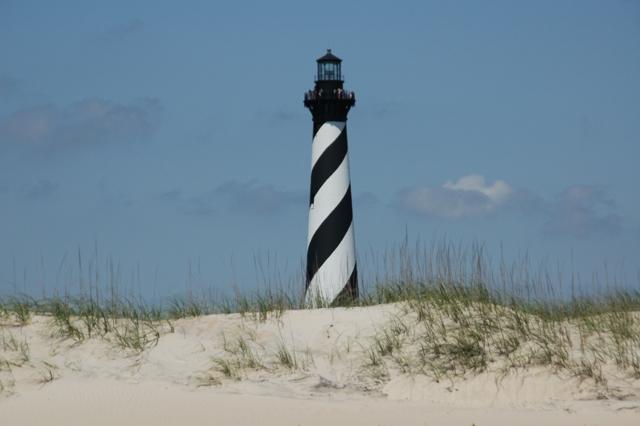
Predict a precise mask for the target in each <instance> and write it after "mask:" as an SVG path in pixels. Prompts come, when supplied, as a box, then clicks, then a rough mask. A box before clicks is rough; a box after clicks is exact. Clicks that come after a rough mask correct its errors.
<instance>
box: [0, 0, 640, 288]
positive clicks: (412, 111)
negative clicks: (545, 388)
mask: <svg viewBox="0 0 640 426" xmlns="http://www.w3.org/2000/svg"><path fill="white" fill-rule="evenodd" d="M327 48H332V50H333V52H334V53H335V54H336V55H337V56H339V57H341V58H342V59H343V67H342V70H343V73H344V76H345V80H346V82H345V87H346V88H347V89H349V90H354V91H355V92H356V97H357V103H356V106H355V107H354V108H353V109H352V110H351V112H350V114H349V121H348V127H349V156H350V165H351V183H352V193H353V196H354V226H355V232H356V247H357V251H358V256H359V257H361V258H362V259H361V262H360V263H361V269H362V270H365V269H366V268H367V265H366V264H365V263H366V262H365V261H364V254H365V253H383V252H384V251H385V250H389V249H390V248H393V247H397V246H398V244H400V243H401V242H402V241H403V239H405V237H406V238H408V239H409V240H410V241H417V240H420V241H423V242H426V244H427V245H428V244H430V243H431V242H433V241H442V240H447V241H453V242H455V243H456V244H458V243H459V244H463V245H465V244H473V243H474V242H479V243H481V244H483V245H484V246H485V250H486V252H487V253H488V254H489V255H490V256H491V257H492V258H498V257H505V258H507V260H509V261H512V260H513V261H516V260H518V259H521V258H523V257H526V258H527V259H531V260H532V262H534V263H541V264H545V265H547V264H548V265H550V267H551V269H554V270H556V271H559V270H562V271H569V272H570V273H577V274H579V275H580V276H582V277H594V276H596V275H594V274H598V275H597V277H600V278H599V279H606V280H610V279H611V280H614V281H616V282H618V281H619V282H621V283H623V284H624V285H628V286H631V287H632V288H638V287H639V286H640V196H639V195H640V192H639V191H638V189H637V186H638V182H640V171H639V165H638V164H639V159H640V79H639V78H638V76H640V1H634V0H626V1H623V0H620V1H607V2H605V1H589V0H584V1H565V0H554V1H544V0H541V1H536V2H530V1H529V2H527V1H485V2H477V1H456V2H449V1H415V2H413V1H394V2H391V1H384V2H373V1H349V2H344V1H341V2H338V1H323V2H305V1H272V2H260V1H256V2H247V1H235V2H222V1H216V2H211V1H201V2H200V1H191V2H188V3H187V2H169V1H132V0H128V1H115V0H114V1H110V2H86V1H64V0H61V1H56V2H46V1H29V0H19V1H18V0H0V294H3V293H12V292H16V291H19V292H27V293H32V294H41V293H42V294H50V293H51V292H53V291H54V290H55V289H60V288H65V289H70V291H74V290H77V289H78V288H79V287H80V286H81V285H82V280H83V279H82V278H80V277H81V276H83V275H82V274H84V275H86V276H93V277H95V279H96V280H97V282H99V283H100V282H102V283H104V281H105V280H106V279H107V278H105V277H106V276H107V275H108V274H107V272H108V270H109V269H110V268H111V270H113V269H114V268H115V269H116V270H117V271H118V273H117V276H118V277H119V278H118V279H119V280H120V281H121V283H122V285H123V286H125V287H126V286H129V289H130V291H132V290H135V291H136V292H139V293H140V294H142V295H147V296H149V297H160V296H165V295H171V294H177V293H181V292H184V291H185V290H187V291H188V290H189V289H190V286H202V287H208V288H213V289H214V290H216V291H220V292H225V291H228V290H229V289H231V288H234V289H235V288H239V289H250V288H254V287H255V286H256V285H260V283H263V284H264V281H265V280H283V281H287V280H290V281H291V282H293V283H294V285H303V283H302V282H300V283H299V284H298V281H296V279H298V278H296V277H298V275H297V274H299V272H300V271H301V264H302V262H303V259H304V257H305V254H306V253H305V251H306V240H307V235H306V234H307V208H308V206H307V199H308V191H309V175H310V157H311V137H312V124H311V116H310V114H309V112H308V111H306V110H305V109H304V107H303V103H302V99H303V93H304V92H305V91H306V90H308V89H310V88H312V87H313V78H314V73H315V59H316V58H318V57H320V56H322V55H323V54H324V52H325V49H327ZM114 265H115V266H114ZM80 269H82V273H80V271H79V270H80ZM603 274H605V275H606V274H609V275H607V277H606V278H602V277H603V276H604V275H603ZM292 277H293V278H292ZM585 281H588V280H586V279H585ZM194 283H195V284H194ZM85 285H86V283H85ZM585 285H587V284H585Z"/></svg>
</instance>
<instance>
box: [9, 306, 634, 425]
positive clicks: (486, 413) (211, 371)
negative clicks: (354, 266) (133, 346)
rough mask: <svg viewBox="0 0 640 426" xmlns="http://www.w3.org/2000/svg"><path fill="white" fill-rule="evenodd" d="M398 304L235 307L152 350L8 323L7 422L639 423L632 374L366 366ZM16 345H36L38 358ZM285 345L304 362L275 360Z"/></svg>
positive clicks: (45, 325) (182, 326)
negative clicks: (455, 372) (254, 310)
mask: <svg viewBox="0 0 640 426" xmlns="http://www.w3.org/2000/svg"><path fill="white" fill-rule="evenodd" d="M395 312H396V310H395V307H394V306H392V305H386V306H377V307H370V308H355V309H346V310H345V309H324V310H314V311H291V312H287V313H285V314H284V315H283V316H282V317H281V318H278V319H269V320H268V321H265V322H261V321H258V320H256V319H252V318H249V317H245V318H242V317H241V316H240V315H237V314H234V315H211V316H207V317H200V318H195V319H187V320H179V321H175V322H173V328H174V331H173V332H171V330H170V328H169V326H168V325H165V326H163V328H162V330H161V331H162V333H161V337H160V339H159V340H158V342H157V344H156V345H155V346H151V347H150V348H148V349H147V350H145V351H144V352H142V353H135V352H133V351H126V350H124V349H122V348H121V347H119V346H117V345H116V344H115V343H114V342H113V341H109V340H108V339H107V340H105V339H103V338H100V337H94V338H91V339H85V340H83V341H82V342H79V343H74V342H73V341H72V340H70V339H62V338H59V337H56V336H52V335H51V334H52V331H53V328H52V327H51V325H50V322H51V318H48V317H35V318H33V319H32V320H31V322H30V323H29V324H28V325H26V326H17V325H7V324H5V325H4V326H3V327H2V329H1V331H0V333H2V339H3V340H2V341H4V342H5V344H4V345H3V344H2V341H0V360H2V359H4V360H7V361H9V362H10V363H12V364H11V365H12V366H11V368H10V369H7V368H4V369H1V368H0V381H1V382H2V383H3V385H2V386H3V388H4V390H3V391H2V392H1V393H0V425H2V426H4V425H88V424H91V425H115V424H118V425H145V424H153V425H200V424H202V425H205V424H207V425H213V424H215V425H245V424H246V425H327V424H336V425H337V424H348V425H472V424H475V425H477V426H480V425H500V424H504V425H545V426H550V425H607V426H613V425H636V426H637V425H639V424H640V380H635V379H633V378H629V377H625V376H624V375H611V377H608V379H609V381H608V392H606V393H604V394H603V392H602V390H601V389H600V388H599V387H598V386H596V384H595V383H591V381H590V380H580V379H578V378H575V377H570V376H567V375H564V376H563V375H562V374H556V373H555V372H553V371H551V370H548V369H543V368H538V369H530V370H526V371H518V372H517V373H512V374H509V375H507V376H502V375H499V374H497V373H495V372H485V373H482V374H479V375H470V376H468V377H467V378H464V379H463V378H455V379H447V380H441V381H440V382H439V383H438V382H435V381H434V380H433V379H431V378H429V377H427V376H424V375H421V374H411V375H409V374H402V373H400V372H398V371H394V370H393V369H389V371H388V372H387V373H388V374H387V375H386V376H383V375H380V374H379V372H377V370H376V369H372V368H370V367H366V364H367V357H368V355H367V354H368V350H369V348H370V347H371V339H372V336H373V335H374V333H375V332H376V331H377V330H379V329H380V328H381V327H382V326H383V325H384V324H386V323H387V322H388V321H389V319H390V318H391V316H392V315H393V314H394V313H395ZM223 336H224V337H223ZM239 338H242V339H244V340H245V342H248V345H249V347H250V348H251V350H252V353H253V354H254V357H255V359H256V360H257V361H258V362H259V363H260V364H261V365H262V366H261V367H259V368H250V367H247V366H245V368H239V369H238V370H237V374H238V376H239V380H236V379H233V378H228V377H225V375H224V374H223V373H222V372H221V369H220V367H219V363H216V362H215V361H214V360H215V359H225V360H228V361H230V362H234V360H238V359H240V358H239V357H242V356H241V355H239V354H240V352H239V350H238V339H239ZM11 339H13V342H26V343H27V345H28V348H29V350H28V360H25V359H24V358H25V357H24V354H21V351H20V350H16V349H15V347H14V346H15V345H13V346H12V345H11V344H7V343H6V342H8V341H9V340H11ZM225 341H226V346H227V351H225V350H224V346H225V343H224V342H225ZM282 345H284V347H286V348H287V350H288V351H289V352H290V353H291V354H295V358H296V361H297V367H296V368H295V369H289V368H287V367H285V366H283V365H282V364H281V363H280V362H279V361H278V356H277V353H278V350H279V348H280V347H281V346H282ZM3 348H4V351H3ZM23 352H24V351H23ZM233 352H235V354H234V353H233ZM242 359H244V360H246V358H242ZM9 370H10V371H9Z"/></svg>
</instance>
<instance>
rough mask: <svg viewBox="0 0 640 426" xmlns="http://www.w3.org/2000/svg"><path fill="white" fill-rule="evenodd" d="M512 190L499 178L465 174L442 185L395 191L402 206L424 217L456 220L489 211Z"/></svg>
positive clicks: (509, 195)
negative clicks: (492, 178)
mask: <svg viewBox="0 0 640 426" xmlns="http://www.w3.org/2000/svg"><path fill="white" fill-rule="evenodd" d="M512 194H513V189H512V188H511V186H509V184H507V183H506V182H504V181H502V180H497V181H495V182H493V183H492V184H488V183H487V182H486V181H485V178H484V176H481V175H476V174H472V175H467V176H463V177H461V178H460V179H458V180H457V181H456V182H451V181H447V182H445V183H444V184H443V185H442V186H441V187H438V188H434V187H429V186H421V187H414V188H411V189H406V190H404V191H401V192H400V193H399V194H398V203H399V205H400V206H401V207H403V208H405V209H407V210H410V211H413V212H414V213H418V214H423V215H426V216H437V217H444V218H450V219H458V218H463V217H469V216H477V215H483V214H487V213H490V212H492V211H494V210H495V209H496V208H497V207H499V206H500V205H502V204H503V203H505V202H506V201H507V200H508V199H509V198H510V197H511V195H512Z"/></svg>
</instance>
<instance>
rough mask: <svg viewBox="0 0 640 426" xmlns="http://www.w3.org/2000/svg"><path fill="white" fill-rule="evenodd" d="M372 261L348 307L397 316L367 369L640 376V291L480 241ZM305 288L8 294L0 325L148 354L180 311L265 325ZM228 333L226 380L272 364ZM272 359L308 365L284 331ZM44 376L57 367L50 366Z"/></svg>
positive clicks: (375, 344)
mask: <svg viewBox="0 0 640 426" xmlns="http://www.w3.org/2000/svg"><path fill="white" fill-rule="evenodd" d="M369 261H370V262H372V261H373V263H375V265H376V268H377V269H375V271H374V272H373V274H370V275H372V276H370V277H369V278H366V279H364V280H363V282H361V297H360V298H359V299H358V300H354V301H350V302H348V303H346V304H345V305H344V307H345V308H347V309H349V308H358V307H365V306H371V305H378V304H387V303H394V304H396V306H397V309H396V314H395V315H394V316H393V317H392V318H390V319H389V321H388V323H387V324H386V325H385V326H384V327H381V328H380V329H379V330H378V331H377V333H376V335H375V336H374V337H373V339H372V340H371V342H370V344H369V345H368V346H367V347H365V348H363V349H364V351H365V352H366V356H365V357H364V358H366V360H367V361H366V363H367V365H365V367H366V368H370V369H373V370H375V371H376V374H379V375H381V376H384V375H385V374H386V373H385V371H386V370H388V369H396V370H398V371H400V372H401V373H405V374H424V375H427V376H429V377H432V378H433V379H434V380H441V379H443V378H449V379H451V378H455V377H460V376H466V375H470V374H480V373H483V372H487V371H497V372H499V373H501V374H504V375H506V374H509V372H511V371H514V370H518V369H526V368H536V367H544V368H550V369H552V370H553V371H556V372H558V373H565V374H568V375H573V376H576V377H579V378H584V379H592V380H594V381H595V382H596V383H598V384H601V385H603V386H606V382H607V374H608V373H607V372H608V371H609V370H611V369H615V371H617V372H618V373H622V374H625V375H627V376H629V377H631V378H634V379H640V292H639V291H637V290H636V291H633V290H628V289H627V290H620V289H616V288H612V287H606V288H600V289H598V290H597V291H591V292H590V293H586V292H579V291H578V290H577V289H579V288H581V286H580V285H579V283H578V284H577V283H576V282H575V279H574V277H571V279H570V287H569V289H567V286H566V285H565V283H563V282H562V279H561V276H558V277H557V278H556V279H554V278H552V277H551V275H550V274H549V273H547V272H546V271H538V272H537V273H533V272H532V271H531V269H529V267H528V264H527V263H526V262H525V263H521V264H516V265H511V266H509V267H507V266H505V265H504V263H503V262H500V264H499V265H498V266H496V267H493V266H492V265H491V262H490V261H489V259H488V258H487V256H486V254H485V252H484V249H483V248H482V246H481V245H472V246H471V247H470V248H468V249H461V248H460V247H459V246H454V245H448V244H440V245H434V246H432V247H431V248H429V249H427V248H424V247H423V248H420V247H417V246H416V247H415V248H412V249H410V248H409V246H408V244H406V242H405V243H404V244H403V245H402V246H401V247H400V248H399V250H397V251H396V252H395V253H394V254H385V256H383V258H382V259H369ZM380 271H381V272H380ZM303 287H304V286H303V285H302V284H301V285H300V286H299V288H298V289H297V290H294V291H292V290H291V289H286V290H285V289H280V290H278V289H275V287H274V286H272V285H271V284H270V285H269V287H268V288H267V289H266V290H261V291H256V292H254V293H241V292H236V293H235V295H234V296H233V297H231V298H219V299H213V298H207V297H201V298H196V297H192V296H191V295H189V296H188V297H184V298H172V299H170V300H169V301H168V302H167V303H165V304H162V305H158V306H149V305H147V304H146V303H144V301H142V300H140V299H125V298H119V297H117V296H115V294H114V292H103V294H105V293H106V294H110V297H108V298H99V297H98V296H97V295H98V294H100V292H99V291H97V290H98V289H96V290H95V291H92V292H90V296H88V297H87V296H83V297H75V298H73V297H54V298H48V299H41V300H36V299H33V298H31V297H27V296H11V297H9V298H5V299H3V300H0V324H1V325H2V328H7V327H8V328H12V327H22V326H24V325H26V324H28V323H29V321H30V320H31V319H32V318H33V317H34V315H40V316H45V317H48V318H49V323H50V327H51V333H52V335H53V336H56V337H58V338H60V339H69V340H71V341H73V342H75V344H81V343H82V342H83V341H85V340H87V339H91V338H100V339H105V340H107V341H109V342H112V343H113V344H115V345H117V346H119V347H121V348H123V349H125V350H127V351H131V352H133V353H140V352H142V351H144V350H146V349H148V348H150V347H152V346H154V345H155V344H157V342H158V340H159V339H160V338H161V335H162V334H163V333H165V332H171V331H173V330H174V328H173V322H174V321H176V320H178V319H183V318H194V317H199V316H202V315H208V314H214V313H219V314H230V313H236V314H240V315H241V316H242V317H244V318H247V319H250V320H253V321H257V322H264V321H268V320H270V319H275V320H278V319H279V318H280V317H281V316H282V315H283V313H284V312H286V311H287V310H291V309H306V307H305V306H304V304H303V300H304V297H303ZM592 290H593V289H592ZM8 336H9V335H7V337H4V334H3V339H4V340H3V342H2V344H3V351H4V352H8V351H10V352H11V353H12V354H13V355H12V357H13V358H12V359H13V360H14V361H12V362H15V360H16V359H18V360H19V359H20V357H17V358H16V357H15V356H14V355H15V354H16V353H18V354H19V353H22V354H23V357H22V358H23V359H24V358H25V357H28V348H24V347H21V346H20V345H21V343H20V342H19V341H15V340H11V337H8ZM281 340H282V339H281ZM223 342H224V343H223V346H224V348H223V352H224V354H225V356H221V357H217V358H215V359H213V363H214V370H215V371H216V372H217V373H219V374H221V375H222V376H223V377H224V378H228V379H233V380H238V379H240V378H242V374H243V373H242V372H243V371H245V370H259V369H266V368H267V364H268V363H267V362H266V361H265V359H266V358H267V355H265V353H264V351H258V350H257V349H256V347H255V342H254V341H252V340H251V336H240V337H235V338H233V339H232V340H228V339H226V338H224V339H223ZM269 357H270V359H272V360H273V361H272V362H271V364H273V365H270V366H269V368H271V367H274V366H277V365H279V366H281V367H283V368H285V369H289V370H294V369H297V368H300V366H301V365H302V364H306V363H305V362H301V359H299V358H298V357H299V352H298V351H296V350H295V349H294V348H291V347H288V346H287V345H286V344H285V343H284V340H282V342H281V344H280V345H279V346H277V347H276V348H274V349H272V353H270V354H269ZM5 358H6V357H5ZM5 358H0V368H1V366H2V365H3V364H2V363H3V362H4V364H5V367H6V366H9V367H10V364H7V362H8V361H6V359H5ZM43 377H44V379H46V378H47V377H50V378H51V379H53V377H54V375H53V373H51V374H47V373H46V372H45V374H44V376H43ZM216 380H217V379H216Z"/></svg>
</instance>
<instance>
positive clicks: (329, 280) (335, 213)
mask: <svg viewBox="0 0 640 426" xmlns="http://www.w3.org/2000/svg"><path fill="white" fill-rule="evenodd" d="M316 62H317V65H318V71H317V75H316V79H315V87H314V88H313V90H309V91H308V92H306V93H305V95H304V106H305V107H306V108H308V109H309V111H310V112H311V115H312V117H313V143H312V145H311V187H310V191H309V233H308V239H307V280H306V292H305V302H306V304H307V305H308V306H313V307H317V306H330V305H336V304H342V303H349V302H351V301H353V300H355V299H357V297H358V272H357V268H356V246H355V238H354V229H353V208H352V205H351V182H350V177H349V156H348V149H347V114H348V112H349V109H351V107H353V106H354V105H355V103H356V101H355V94H354V93H353V92H351V91H347V90H344V88H343V85H344V80H343V78H342V70H341V68H342V60H341V59H340V58H338V57H337V56H335V55H334V54H333V53H331V49H328V50H327V53H326V54H325V55H324V56H322V57H321V58H319V59H317V61H316Z"/></svg>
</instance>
